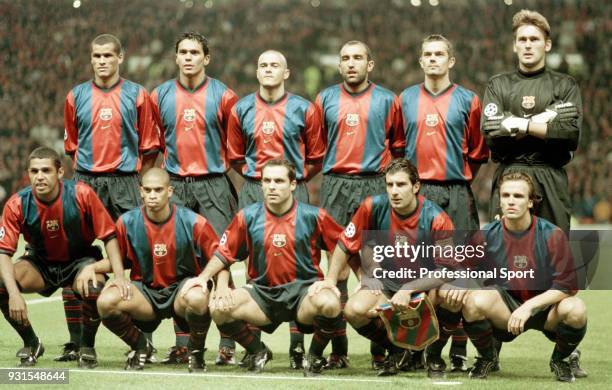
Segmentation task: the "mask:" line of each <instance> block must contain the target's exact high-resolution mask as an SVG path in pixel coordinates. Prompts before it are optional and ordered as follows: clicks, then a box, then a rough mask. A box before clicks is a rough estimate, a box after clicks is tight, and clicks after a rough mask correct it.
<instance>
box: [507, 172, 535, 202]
mask: <svg viewBox="0 0 612 390" xmlns="http://www.w3.org/2000/svg"><path fill="white" fill-rule="evenodd" d="M517 180H522V181H524V182H525V183H527V187H529V194H528V197H529V200H531V201H533V203H534V204H535V203H538V202H540V201H541V200H542V199H541V198H540V197H539V196H538V194H537V193H536V190H535V184H534V183H533V179H532V178H531V176H529V175H528V174H526V173H523V172H509V173H505V174H503V175H502V177H500V178H499V180H498V181H497V188H499V189H500V190H501V186H502V184H504V183H505V182H507V181H517Z"/></svg>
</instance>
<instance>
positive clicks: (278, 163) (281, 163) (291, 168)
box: [261, 158, 297, 181]
mask: <svg viewBox="0 0 612 390" xmlns="http://www.w3.org/2000/svg"><path fill="white" fill-rule="evenodd" d="M267 167H285V168H287V175H288V176H289V181H294V180H295V179H296V177H297V176H296V174H295V165H294V164H293V163H292V162H291V161H289V160H283V159H280V158H277V159H272V160H268V161H267V162H266V163H265V164H264V166H263V168H262V169H261V172H262V175H263V171H264V170H265V169H266V168H267Z"/></svg>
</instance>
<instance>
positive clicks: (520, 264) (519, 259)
mask: <svg viewBox="0 0 612 390" xmlns="http://www.w3.org/2000/svg"><path fill="white" fill-rule="evenodd" d="M528 262H529V261H528V259H527V256H522V255H516V256H514V266H515V267H516V268H518V269H523V268H525V267H527V264H528Z"/></svg>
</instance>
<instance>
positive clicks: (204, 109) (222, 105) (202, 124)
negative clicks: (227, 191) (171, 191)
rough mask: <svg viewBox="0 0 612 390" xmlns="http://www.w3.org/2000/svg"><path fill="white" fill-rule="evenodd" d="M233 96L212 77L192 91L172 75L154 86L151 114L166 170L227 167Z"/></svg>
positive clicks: (193, 172) (201, 171)
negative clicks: (157, 129)
mask: <svg viewBox="0 0 612 390" xmlns="http://www.w3.org/2000/svg"><path fill="white" fill-rule="evenodd" d="M237 100H238V96H236V94H235V93H234V91H232V90H231V89H229V88H228V87H226V86H225V84H223V83H222V82H220V81H219V80H216V79H213V78H212V77H207V78H206V80H205V81H204V82H203V83H202V85H200V86H199V87H197V88H196V89H194V90H193V91H191V90H188V89H186V88H185V87H183V86H182V85H181V83H179V82H178V80H174V79H173V80H168V81H166V82H165V83H163V84H162V85H160V86H159V87H157V88H155V90H154V91H153V93H152V94H151V101H152V103H153V118H154V119H155V121H156V123H157V124H158V126H159V129H160V131H161V141H162V144H163V146H164V149H165V150H164V165H165V168H166V170H167V171H168V172H170V173H172V174H174V175H178V176H204V175H209V174H219V173H224V172H225V171H227V170H228V169H229V164H228V161H227V134H226V127H227V122H228V119H229V115H230V111H231V109H232V107H233V106H234V104H235V103H236V101H237Z"/></svg>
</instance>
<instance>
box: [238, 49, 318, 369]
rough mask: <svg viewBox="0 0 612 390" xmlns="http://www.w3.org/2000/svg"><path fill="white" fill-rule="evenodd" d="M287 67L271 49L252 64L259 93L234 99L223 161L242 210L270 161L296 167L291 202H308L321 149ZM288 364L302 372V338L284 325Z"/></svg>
mask: <svg viewBox="0 0 612 390" xmlns="http://www.w3.org/2000/svg"><path fill="white" fill-rule="evenodd" d="M288 78H289V69H288V68H287V60H286V59H285V56H284V55H283V54H282V53H280V52H278V51H275V50H267V51H265V52H263V53H262V54H261V55H260V56H259V59H258V60H257V80H258V81H259V91H258V92H256V93H252V94H250V95H248V96H246V97H244V98H242V99H240V100H239V101H238V103H236V105H235V106H234V108H233V109H232V114H231V116H230V119H229V125H228V130H227V133H228V134H227V138H228V142H227V144H228V155H229V160H230V162H231V163H232V165H233V166H234V169H236V171H237V172H239V173H240V174H242V176H243V177H244V178H245V182H244V185H243V186H242V188H241V190H240V193H239V195H238V204H239V207H240V208H241V209H242V208H244V207H246V206H249V205H251V204H253V203H256V202H261V201H263V192H262V189H261V182H260V181H261V170H262V167H263V166H264V165H265V163H266V162H268V161H269V160H272V159H279V158H280V159H283V158H284V159H287V160H288V161H290V162H291V163H292V164H294V165H295V167H296V179H297V187H296V190H295V193H294V197H295V199H297V200H298V201H300V202H303V203H308V188H306V182H307V181H308V180H309V179H311V178H312V177H313V176H314V175H316V174H317V173H318V172H319V171H320V170H321V167H322V162H323V154H324V152H325V145H324V144H323V142H322V140H321V139H320V136H321V117H320V114H319V111H318V110H317V109H316V108H315V106H314V105H313V104H312V103H310V102H308V101H307V100H305V99H303V98H301V97H299V96H297V95H293V94H291V93H288V92H285V80H287V79H288ZM290 330H291V342H290V345H289V361H290V366H291V367H292V368H295V369H301V368H302V360H303V357H304V335H303V334H302V333H300V332H299V331H298V330H297V325H296V324H295V323H293V322H292V323H291V324H290Z"/></svg>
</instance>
